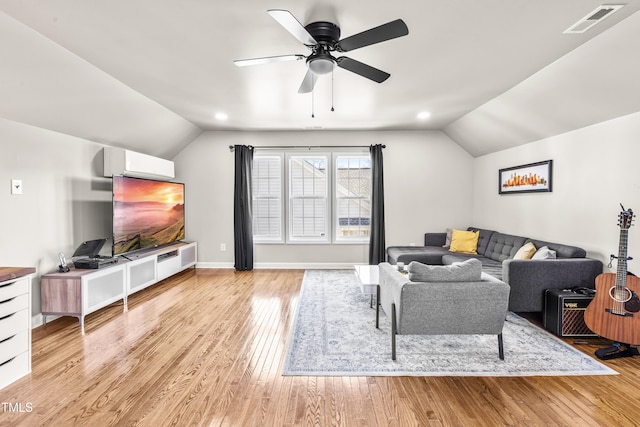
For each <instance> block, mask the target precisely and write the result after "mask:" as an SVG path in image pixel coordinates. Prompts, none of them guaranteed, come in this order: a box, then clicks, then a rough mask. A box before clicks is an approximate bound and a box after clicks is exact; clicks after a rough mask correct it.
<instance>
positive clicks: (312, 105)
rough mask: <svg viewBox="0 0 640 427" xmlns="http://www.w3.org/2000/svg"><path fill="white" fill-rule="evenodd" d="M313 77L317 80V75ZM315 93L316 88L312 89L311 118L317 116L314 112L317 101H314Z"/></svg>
mask: <svg viewBox="0 0 640 427" xmlns="http://www.w3.org/2000/svg"><path fill="white" fill-rule="evenodd" d="M311 78H312V79H314V80H315V78H316V77H315V75H314V76H313V77H311ZM314 93H315V90H313V89H311V118H312V119H314V118H315V117H316V115H315V114H314V113H313V110H314V107H315V102H314V96H313V95H314Z"/></svg>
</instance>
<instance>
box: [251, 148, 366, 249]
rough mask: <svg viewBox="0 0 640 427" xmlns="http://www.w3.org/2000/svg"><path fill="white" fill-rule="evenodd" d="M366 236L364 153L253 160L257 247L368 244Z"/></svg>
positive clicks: (256, 156)
mask: <svg viewBox="0 0 640 427" xmlns="http://www.w3.org/2000/svg"><path fill="white" fill-rule="evenodd" d="M285 159H286V163H285ZM285 165H286V167H285ZM285 190H286V192H285ZM285 195H286V197H284V196H285ZM285 224H286V227H285ZM370 230H371V159H370V157H369V154H368V153H367V154H364V153H356V154H351V153H342V152H339V153H334V154H333V156H331V155H329V154H319V153H313V154H308V153H304V154H301V153H300V154H298V153H288V154H286V156H285V154H284V153H281V154H275V155H274V154H269V155H257V154H256V155H255V156H254V158H253V238H254V241H255V242H256V243H284V242H288V243H330V242H332V241H333V242H334V243H367V242H368V241H369V234H370Z"/></svg>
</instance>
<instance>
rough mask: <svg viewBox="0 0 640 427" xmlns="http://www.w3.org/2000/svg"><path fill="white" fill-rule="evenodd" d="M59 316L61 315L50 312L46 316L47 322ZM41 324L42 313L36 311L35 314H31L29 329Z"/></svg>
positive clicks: (42, 322) (42, 323) (42, 321)
mask: <svg viewBox="0 0 640 427" xmlns="http://www.w3.org/2000/svg"><path fill="white" fill-rule="evenodd" d="M60 317H62V316H58V315H56V314H50V315H48V316H47V322H51V321H52V320H56V319H58V318H60ZM42 325H44V320H43V316H42V313H38V314H36V315H35V316H31V329H35V328H37V327H39V326H42Z"/></svg>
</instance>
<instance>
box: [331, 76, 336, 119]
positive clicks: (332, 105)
mask: <svg viewBox="0 0 640 427" xmlns="http://www.w3.org/2000/svg"><path fill="white" fill-rule="evenodd" d="M331 111H336V110H334V109H333V70H331Z"/></svg>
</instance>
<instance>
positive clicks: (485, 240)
mask: <svg viewBox="0 0 640 427" xmlns="http://www.w3.org/2000/svg"><path fill="white" fill-rule="evenodd" d="M467 231H479V232H480V235H479V236H478V249H477V250H476V252H478V253H479V254H484V253H485V252H486V251H487V245H488V244H489V241H490V240H491V236H493V233H495V231H493V230H485V229H484V228H478V227H469V228H467Z"/></svg>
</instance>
